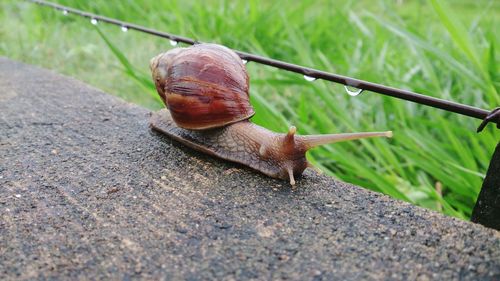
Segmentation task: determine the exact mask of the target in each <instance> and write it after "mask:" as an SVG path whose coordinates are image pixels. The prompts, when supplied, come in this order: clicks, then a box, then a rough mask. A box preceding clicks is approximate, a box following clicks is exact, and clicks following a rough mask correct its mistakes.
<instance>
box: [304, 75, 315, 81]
mask: <svg viewBox="0 0 500 281" xmlns="http://www.w3.org/2000/svg"><path fill="white" fill-rule="evenodd" d="M304 79H306V81H309V82H313V81H315V80H316V79H317V78H314V77H311V76H307V75H304Z"/></svg>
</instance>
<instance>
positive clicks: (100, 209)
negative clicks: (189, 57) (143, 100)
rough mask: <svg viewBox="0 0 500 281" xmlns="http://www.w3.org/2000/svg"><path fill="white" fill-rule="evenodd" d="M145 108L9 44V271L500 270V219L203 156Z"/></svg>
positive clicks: (3, 165) (162, 274)
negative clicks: (489, 220)
mask: <svg viewBox="0 0 500 281" xmlns="http://www.w3.org/2000/svg"><path fill="white" fill-rule="evenodd" d="M147 122H148V110H146V109H144V108H140V107H137V106H135V105H131V104H127V103H125V102H123V101H121V100H119V99H117V98H115V97H112V96H110V95H107V94H104V93H102V92H101V91H99V90H97V89H95V88H92V87H89V86H87V85H85V84H83V83H81V82H79V81H77V80H74V79H72V78H68V77H64V76H61V75H58V74H55V73H52V72H49V71H46V70H42V69H39V68H35V67H31V66H27V65H23V64H20V63H17V62H13V61H10V60H7V59H5V58H0V186H1V188H0V237H1V240H0V279H2V280H5V279H25V280H26V279H45V278H47V279H71V280H76V279H110V278H112V279H123V280H128V279H137V278H145V279H146V278H147V279H162V278H163V279H167V280H171V279H189V280H205V279H225V280H240V279H260V280H262V279H285V278H286V279H292V280H335V279H337V280H360V279H400V280H402V279H417V280H431V279H434V280H450V279H461V280H474V279H485V280H488V279H492V280H494V279H497V280H498V279H499V278H500V234H499V232H497V231H495V230H492V229H487V228H485V227H483V226H480V225H477V224H473V223H469V222H465V221H460V220H458V219H454V218H450V217H445V216H443V215H441V214H438V213H435V212H431V211H428V210H424V209H421V208H417V207H414V206H411V205H409V204H407V203H404V202H400V201H395V200H392V199H390V198H388V197H387V196H384V195H380V194H376V193H373V192H370V191H367V190H364V189H361V188H358V187H356V186H353V185H350V184H346V183H342V182H339V181H336V180H334V179H332V178H329V177H326V176H320V175H316V174H315V173H314V172H311V171H309V172H307V173H306V174H305V176H304V178H303V179H302V180H300V181H299V182H298V185H297V189H296V190H291V189H290V188H289V185H288V183H287V182H286V181H280V180H274V179H270V178H267V177H265V176H263V175H260V174H258V173H255V172H254V171H252V170H249V169H247V168H244V167H242V166H237V165H234V164H231V163H226V162H223V161H220V160H217V159H214V158H211V157H208V156H204V155H200V154H198V153H196V152H194V151H192V150H191V149H188V148H185V147H183V146H182V145H181V144H178V143H176V142H173V141H171V140H169V139H168V138H166V137H164V136H162V135H159V134H157V133H155V132H152V131H151V130H150V129H149V128H148V124H147Z"/></svg>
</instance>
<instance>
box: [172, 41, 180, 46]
mask: <svg viewBox="0 0 500 281" xmlns="http://www.w3.org/2000/svg"><path fill="white" fill-rule="evenodd" d="M177 43H179V42H177V41H175V40H170V45H172V46H177Z"/></svg>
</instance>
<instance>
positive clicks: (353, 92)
mask: <svg viewBox="0 0 500 281" xmlns="http://www.w3.org/2000/svg"><path fill="white" fill-rule="evenodd" d="M344 89H345V91H346V92H347V94H348V95H349V96H351V97H355V96H359V95H360V94H361V92H363V89H358V88H355V87H349V86H344Z"/></svg>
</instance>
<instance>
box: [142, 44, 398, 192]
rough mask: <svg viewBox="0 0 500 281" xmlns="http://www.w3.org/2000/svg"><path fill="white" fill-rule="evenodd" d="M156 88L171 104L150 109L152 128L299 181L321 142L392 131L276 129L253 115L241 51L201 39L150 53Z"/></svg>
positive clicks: (385, 134)
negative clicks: (323, 132) (299, 132)
mask: <svg viewBox="0 0 500 281" xmlns="http://www.w3.org/2000/svg"><path fill="white" fill-rule="evenodd" d="M150 68H151V72H152V76H153V80H154V82H155V86H156V90H157V92H158V94H159V95H160V97H161V99H162V101H163V102H164V103H165V105H166V107H167V108H168V110H167V109H162V110H160V111H157V112H154V113H153V114H152V115H151V119H150V126H151V128H152V129H154V130H157V131H159V132H161V133H164V134H166V135H168V136H169V137H170V138H172V139H174V140H176V141H179V142H181V143H182V144H184V145H186V146H189V147H191V148H193V149H195V150H198V151H201V152H204V153H207V154H210V155H213V156H216V157H219V158H222V159H225V160H229V161H232V162H236V163H240V164H243V165H246V166H248V167H250V168H253V169H255V170H257V171H260V172H262V173H263V174H266V175H268V176H270V177H273V178H279V179H284V180H289V181H290V184H291V185H292V186H293V185H295V177H296V176H300V175H301V174H302V173H303V171H304V170H305V169H306V168H307V167H312V165H311V164H310V163H309V162H308V161H307V160H306V155H305V154H306V152H307V151H308V150H309V149H311V148H313V147H316V146H319V145H323V144H329V143H334V142H339V141H345V140H354V139H361V138H369V137H381V136H383V137H392V132H391V131H387V132H365V133H347V134H327V135H296V134H295V133H296V128H295V127H293V126H291V127H290V128H289V129H288V132H287V133H275V132H272V131H270V130H268V129H266V128H263V127H260V126H258V125H256V124H253V123H252V122H250V121H249V119H250V117H252V116H253V115H254V114H255V111H254V109H253V107H252V105H251V104H250V101H249V78H248V74H247V71H246V68H245V65H244V64H243V62H242V60H241V59H240V57H239V56H238V55H237V54H236V53H235V52H233V51H232V50H230V49H228V48H227V47H224V46H221V45H216V44H196V45H193V46H191V47H187V48H175V49H171V50H169V51H168V52H165V53H162V54H159V55H158V56H156V57H154V58H153V59H151V62H150Z"/></svg>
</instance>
